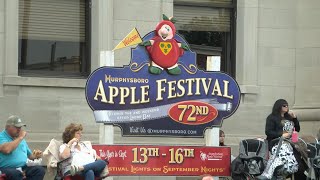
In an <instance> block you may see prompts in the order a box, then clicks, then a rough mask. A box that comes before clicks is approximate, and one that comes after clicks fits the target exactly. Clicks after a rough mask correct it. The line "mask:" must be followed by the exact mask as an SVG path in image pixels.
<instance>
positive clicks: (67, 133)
mask: <svg viewBox="0 0 320 180" xmlns="http://www.w3.org/2000/svg"><path fill="white" fill-rule="evenodd" d="M82 130H83V127H82V125H81V124H75V123H71V124H69V125H68V126H67V127H66V128H65V130H64V132H63V134H62V140H63V143H68V142H69V141H70V140H71V139H73V138H77V139H79V140H80V139H81V136H82Z"/></svg>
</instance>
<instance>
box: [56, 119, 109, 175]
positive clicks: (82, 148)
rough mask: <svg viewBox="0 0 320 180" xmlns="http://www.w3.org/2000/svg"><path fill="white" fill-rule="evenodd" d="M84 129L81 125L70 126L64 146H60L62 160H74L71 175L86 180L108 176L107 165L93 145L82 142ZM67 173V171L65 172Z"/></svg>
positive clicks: (66, 132)
mask: <svg viewBox="0 0 320 180" xmlns="http://www.w3.org/2000/svg"><path fill="white" fill-rule="evenodd" d="M82 130H83V127H82V125H81V124H74V123H71V124H69V125H68V126H67V127H66V128H65V130H64V132H63V134H62V139H63V144H62V145H61V146H60V150H59V151H60V157H61V158H62V159H67V158H72V160H71V167H70V174H71V175H72V176H73V175H75V174H79V175H81V176H83V177H84V178H85V179H86V180H94V178H95V177H99V176H100V177H104V176H105V175H107V173H108V171H107V168H108V167H107V166H106V165H107V163H106V162H105V161H103V160H101V158H100V157H99V156H98V155H97V154H96V151H95V150H94V149H92V147H91V144H85V143H84V142H82V141H81V136H82ZM63 173H64V174H65V173H67V172H66V171H64V172H63Z"/></svg>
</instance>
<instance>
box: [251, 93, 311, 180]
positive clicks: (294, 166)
mask: <svg viewBox="0 0 320 180" xmlns="http://www.w3.org/2000/svg"><path fill="white" fill-rule="evenodd" d="M294 130H296V131H298V132H299V131H300V124H299V121H298V119H297V116H296V115H295V114H294V113H293V112H292V111H289V107H288V102H287V101H286V100H284V99H278V100H277V101H276V102H275V103H274V105H273V108H272V113H271V114H270V115H269V116H268V117H267V120H266V127H265V133H266V135H267V140H268V145H269V150H270V151H271V156H270V158H269V160H268V163H267V166H266V168H265V170H264V172H263V173H262V174H261V175H260V176H258V177H257V179H260V180H261V179H271V178H272V177H273V176H277V175H275V170H276V169H279V168H281V167H283V168H284V169H285V171H283V173H285V174H287V173H288V174H293V173H296V174H295V179H299V180H303V179H305V176H304V174H303V172H304V170H305V168H304V167H303V165H302V163H303V162H302V159H301V155H299V154H298V152H297V151H295V150H294V148H293V146H292V145H291V143H290V140H289V139H290V137H291V135H292V132H293V131H294ZM279 137H282V139H283V140H280V141H276V139H279ZM272 140H274V141H272ZM275 141H276V143H275ZM278 146H280V147H278ZM297 172H298V173H297ZM277 173H279V172H277ZM285 174H283V175H285Z"/></svg>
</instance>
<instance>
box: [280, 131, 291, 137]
mask: <svg viewBox="0 0 320 180" xmlns="http://www.w3.org/2000/svg"><path fill="white" fill-rule="evenodd" d="M290 135H291V134H290V133H288V132H286V133H283V134H282V137H284V138H289V137H290Z"/></svg>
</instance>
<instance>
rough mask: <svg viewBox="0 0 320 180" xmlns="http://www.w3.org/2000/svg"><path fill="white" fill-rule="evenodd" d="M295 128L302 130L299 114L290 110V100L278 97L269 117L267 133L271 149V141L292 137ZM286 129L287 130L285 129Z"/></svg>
mask: <svg viewBox="0 0 320 180" xmlns="http://www.w3.org/2000/svg"><path fill="white" fill-rule="evenodd" d="M293 129H295V130H296V131H298V132H299V131H300V124H299V121H298V119H297V116H296V115H295V114H294V113H293V112H292V111H289V106H288V102H287V101H286V100H284V99H278V100H277V101H276V102H275V103H274V105H273V108H272V113H271V114H270V115H269V116H268V117H267V122H266V129H265V133H266V135H267V140H268V144H269V149H271V148H272V147H270V146H271V141H272V140H273V139H277V138H279V137H281V136H282V137H284V138H290V137H291V133H292V131H293ZM285 130H286V131H285Z"/></svg>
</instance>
